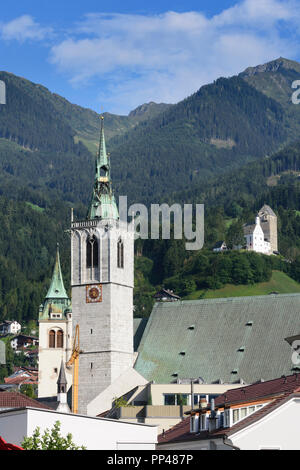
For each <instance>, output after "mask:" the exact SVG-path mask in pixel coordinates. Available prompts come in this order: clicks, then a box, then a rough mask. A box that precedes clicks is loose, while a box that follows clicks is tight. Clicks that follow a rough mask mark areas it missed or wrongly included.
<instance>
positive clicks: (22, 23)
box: [0, 15, 51, 42]
mask: <svg viewBox="0 0 300 470" xmlns="http://www.w3.org/2000/svg"><path fill="white" fill-rule="evenodd" d="M0 33H1V37H2V39H4V40H6V41H10V40H16V41H19V42H24V41H26V40H42V39H44V38H45V37H46V36H47V35H48V34H49V33H51V28H44V27H42V26H40V24H39V23H37V22H36V21H35V20H34V19H33V18H32V16H30V15H22V16H19V17H18V18H15V19H14V20H12V21H9V22H7V23H0Z"/></svg>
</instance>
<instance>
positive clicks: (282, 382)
mask: <svg viewBox="0 0 300 470" xmlns="http://www.w3.org/2000/svg"><path fill="white" fill-rule="evenodd" d="M299 387H300V374H293V375H288V376H286V377H280V378H279V379H273V380H268V381H266V382H259V383H255V384H252V385H247V386H243V387H240V388H235V389H231V390H227V392H225V393H223V395H220V396H219V397H217V398H216V400H215V404H216V406H222V405H224V404H225V405H229V404H233V403H248V402H251V401H255V400H259V399H263V398H268V397H275V396H278V395H282V394H283V393H290V394H291V393H293V392H295V391H296V390H297V388H299Z"/></svg>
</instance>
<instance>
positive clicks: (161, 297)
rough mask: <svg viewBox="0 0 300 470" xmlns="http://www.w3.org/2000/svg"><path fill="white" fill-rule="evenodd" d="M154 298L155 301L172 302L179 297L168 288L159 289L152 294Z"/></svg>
mask: <svg viewBox="0 0 300 470" xmlns="http://www.w3.org/2000/svg"><path fill="white" fill-rule="evenodd" d="M154 299H155V300H156V302H174V301H176V300H180V297H179V296H178V295H176V294H174V292H173V291H172V290H170V289H161V290H160V291H158V292H156V294H154Z"/></svg>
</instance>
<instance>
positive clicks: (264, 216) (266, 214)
mask: <svg viewBox="0 0 300 470" xmlns="http://www.w3.org/2000/svg"><path fill="white" fill-rule="evenodd" d="M258 216H259V218H260V224H261V228H262V229H263V232H264V235H265V238H266V240H267V241H268V242H269V243H270V244H271V253H273V252H277V251H278V240H277V216H276V214H275V212H274V211H273V210H272V209H271V207H270V206H268V205H267V204H265V205H264V206H263V207H262V208H261V209H260V211H259V212H258Z"/></svg>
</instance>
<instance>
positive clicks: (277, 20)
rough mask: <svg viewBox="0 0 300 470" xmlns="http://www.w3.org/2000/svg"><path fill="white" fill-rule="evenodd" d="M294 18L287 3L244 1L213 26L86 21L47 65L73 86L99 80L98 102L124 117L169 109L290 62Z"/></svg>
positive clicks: (173, 16)
mask: <svg viewBox="0 0 300 470" xmlns="http://www.w3.org/2000/svg"><path fill="white" fill-rule="evenodd" d="M297 11H298V10H297V9H296V2H295V1H294V0H287V1H280V0H244V1H241V2H239V3H238V4H236V5H235V6H234V7H232V8H228V9H227V10H224V11H223V12H222V13H220V14H218V15H216V16H214V17H212V18H208V17H206V16H205V15H204V14H202V13H199V12H186V13H176V12H166V13H164V14H161V15H152V16H146V15H128V14H110V15H108V14H101V13H100V14H88V15H86V16H85V18H84V20H83V21H82V22H81V23H79V24H77V25H76V28H75V29H74V31H73V32H72V33H71V34H70V36H69V38H68V39H65V40H63V41H61V42H60V43H58V44H56V45H55V46H53V47H52V49H51V58H50V61H51V62H52V63H53V64H55V65H56V66H57V67H58V68H59V70H60V71H61V72H63V73H64V74H66V75H67V77H69V79H70V80H71V82H72V83H73V84H74V86H77V87H80V86H84V85H86V84H87V83H89V80H95V79H97V80H99V88H100V89H102V91H100V93H99V100H101V102H102V103H103V104H106V105H107V107H108V108H109V110H110V111H114V112H122V111H123V112H125V111H126V112H127V111H128V110H130V109H132V108H133V107H135V106H137V105H139V104H141V103H142V102H146V101H150V100H154V101H159V102H161V101H164V102H176V101H178V100H180V99H183V98H184V97H186V96H187V95H189V94H191V93H193V92H194V91H196V90H197V89H198V88H199V87H200V86H201V85H203V84H205V83H208V82H210V81H212V80H214V79H216V78H218V77H219V76H229V75H233V74H235V73H238V72H240V71H241V70H243V69H244V68H246V67H248V66H251V65H252V66H253V65H257V64H259V63H263V62H266V61H268V60H272V59H274V58H277V57H279V56H285V57H288V58H293V57H296V56H297V53H299V49H298V50H297V48H298V45H297V44H298V42H299V41H297V39H299V37H298V38H297V37H296V29H297V28H298V24H299V14H298V13H297ZM286 31H289V34H288V35H287V34H286ZM101 85H103V86H101ZM104 90H105V91H104Z"/></svg>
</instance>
